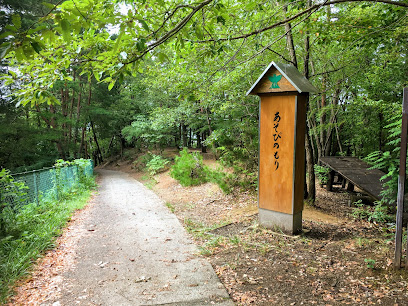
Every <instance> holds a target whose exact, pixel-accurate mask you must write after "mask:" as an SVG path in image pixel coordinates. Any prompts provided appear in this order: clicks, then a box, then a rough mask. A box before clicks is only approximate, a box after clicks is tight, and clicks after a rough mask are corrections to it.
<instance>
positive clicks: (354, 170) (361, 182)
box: [320, 156, 385, 200]
mask: <svg viewBox="0 0 408 306" xmlns="http://www.w3.org/2000/svg"><path fill="white" fill-rule="evenodd" d="M320 161H321V162H322V163H323V164H324V165H326V166H327V167H329V168H330V169H332V170H334V171H336V172H338V173H339V174H340V175H341V176H343V177H344V178H345V179H346V180H348V181H349V182H351V183H352V184H353V185H355V186H357V187H359V188H360V189H362V190H364V191H365V192H367V193H368V194H369V195H370V196H372V197H373V198H375V199H377V200H380V199H381V195H380V194H381V191H382V190H383V187H382V184H383V182H382V181H381V177H383V176H384V175H385V173H384V172H382V171H380V170H378V169H372V170H369V168H370V165H368V164H367V163H366V162H364V161H363V160H361V159H359V158H357V157H349V156H326V157H322V158H320ZM350 187H351V185H350Z"/></svg>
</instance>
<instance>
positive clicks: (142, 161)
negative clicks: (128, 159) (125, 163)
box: [133, 152, 153, 171]
mask: <svg viewBox="0 0 408 306" xmlns="http://www.w3.org/2000/svg"><path fill="white" fill-rule="evenodd" d="M152 158H153V153H151V152H147V153H145V154H143V155H141V156H139V157H138V158H137V159H136V160H135V161H134V162H133V168H134V169H136V170H138V171H142V170H143V169H145V168H146V165H147V163H148V162H149V161H150V160H151V159H152Z"/></svg>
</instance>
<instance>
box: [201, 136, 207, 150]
mask: <svg viewBox="0 0 408 306" xmlns="http://www.w3.org/2000/svg"><path fill="white" fill-rule="evenodd" d="M206 134H207V131H204V132H203V133H202V134H201V135H202V142H201V153H207V146H206V145H205V144H204V143H203V142H204V141H205V139H206Z"/></svg>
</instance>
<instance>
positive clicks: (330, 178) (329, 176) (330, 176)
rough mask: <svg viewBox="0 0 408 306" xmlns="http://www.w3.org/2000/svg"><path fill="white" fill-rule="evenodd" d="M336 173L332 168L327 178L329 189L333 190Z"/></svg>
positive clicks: (327, 188)
mask: <svg viewBox="0 0 408 306" xmlns="http://www.w3.org/2000/svg"><path fill="white" fill-rule="evenodd" d="M334 174H335V172H334V170H330V172H329V175H328V178H327V184H326V190H327V191H332V190H333V182H334Z"/></svg>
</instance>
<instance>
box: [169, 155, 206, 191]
mask: <svg viewBox="0 0 408 306" xmlns="http://www.w3.org/2000/svg"><path fill="white" fill-rule="evenodd" d="M207 173H208V168H207V167H205V166H204V164H203V157H202V156H201V155H199V154H198V153H192V154H190V153H188V151H187V149H186V148H184V149H183V151H181V152H180V156H176V158H175V163H174V165H173V167H172V168H171V171H170V175H171V176H172V177H173V178H175V179H176V180H178V181H179V182H180V184H181V185H183V186H195V185H200V184H202V183H206V182H208V178H207Z"/></svg>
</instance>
